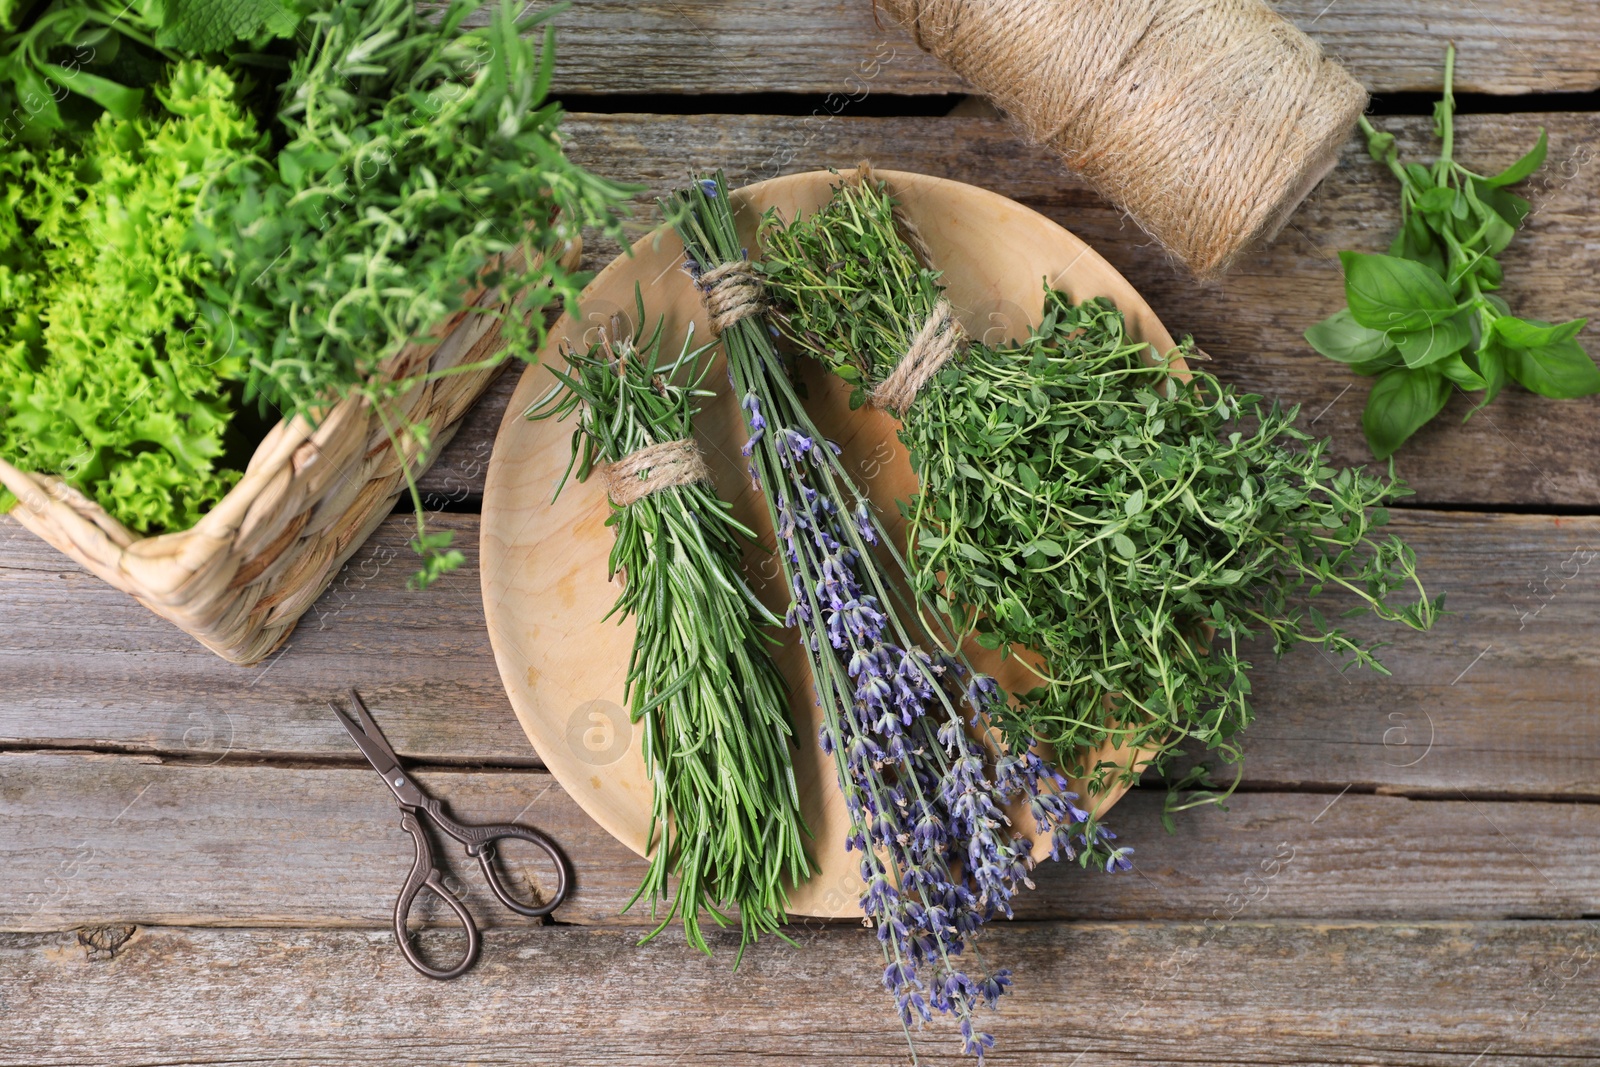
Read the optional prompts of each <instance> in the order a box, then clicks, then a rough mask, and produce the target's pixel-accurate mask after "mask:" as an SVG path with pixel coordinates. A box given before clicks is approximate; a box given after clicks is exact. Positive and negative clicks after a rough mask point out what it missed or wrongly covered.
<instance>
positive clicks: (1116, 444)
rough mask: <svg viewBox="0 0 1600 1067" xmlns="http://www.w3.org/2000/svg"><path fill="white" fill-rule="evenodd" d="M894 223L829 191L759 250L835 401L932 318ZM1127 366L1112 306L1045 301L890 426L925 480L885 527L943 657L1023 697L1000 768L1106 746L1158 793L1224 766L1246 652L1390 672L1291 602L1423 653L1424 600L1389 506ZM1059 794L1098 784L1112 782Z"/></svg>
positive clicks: (1161, 372)
mask: <svg viewBox="0 0 1600 1067" xmlns="http://www.w3.org/2000/svg"><path fill="white" fill-rule="evenodd" d="M891 209H892V201H891V200H890V198H889V197H888V195H887V194H886V193H885V192H884V191H883V190H882V188H880V187H876V186H872V185H870V184H868V185H864V186H862V185H854V184H848V183H847V184H844V185H842V186H840V187H839V188H838V189H837V190H836V193H835V196H834V199H833V201H832V203H830V205H829V206H828V207H827V208H826V209H824V210H823V211H821V212H819V213H817V214H816V215H813V216H811V217H809V218H805V219H800V220H797V221H795V222H793V223H791V224H789V225H787V226H784V225H782V224H781V223H780V222H779V221H778V220H776V219H775V218H769V219H768V220H767V226H766V229H765V231H764V234H763V243H764V247H765V251H766V271H767V280H768V284H769V286H770V287H771V290H772V291H773V292H774V293H775V294H776V295H777V297H778V300H779V303H780V305H781V307H782V308H783V313H782V314H781V315H780V316H779V320H778V321H779V322H780V323H781V325H782V328H783V331H784V333H785V334H786V335H787V336H788V338H789V339H790V340H791V341H792V342H794V343H795V344H796V345H797V346H798V347H799V348H800V349H801V350H803V351H805V352H808V353H810V354H812V355H814V356H816V357H818V358H819V359H821V360H823V361H824V362H825V363H826V364H827V365H828V366H830V367H831V368H833V369H834V370H835V372H840V371H841V370H843V371H844V374H845V376H846V377H847V379H848V380H851V381H855V380H856V379H854V378H849V373H850V372H851V371H855V370H861V369H864V368H878V369H876V370H874V371H873V373H885V372H886V371H887V368H889V367H892V366H893V364H894V362H895V360H896V359H897V358H898V354H899V353H900V352H903V351H904V345H905V340H906V338H908V337H910V336H911V335H913V334H914V333H915V332H916V330H917V329H918V328H919V326H920V324H921V322H922V321H925V318H926V315H927V313H928V309H929V308H930V307H931V303H932V301H931V300H930V292H932V293H933V294H935V295H934V296H933V299H935V300H936V299H937V296H936V293H937V284H936V281H937V275H935V274H934V273H933V272H932V271H930V270H928V269H926V268H925V267H922V266H921V265H919V264H917V263H916V260H915V257H914V256H913V255H912V253H911V250H910V249H909V248H908V247H907V246H906V245H905V243H904V242H903V241H901V240H900V239H899V237H898V236H897V234H896V230H895V221H894V218H893V215H892V210H891ZM880 278H884V279H896V278H898V279H910V281H909V283H905V284H904V287H903V288H901V289H899V290H898V291H896V290H894V289H891V288H889V287H887V286H880V285H879V283H878V282H877V279H880ZM930 286H931V289H930ZM864 294H870V295H864ZM885 346H889V347H887V348H885ZM1148 349H1149V346H1148V345H1145V344H1142V343H1138V342H1135V341H1134V340H1133V339H1132V338H1130V337H1129V335H1128V332H1127V329H1126V324H1125V323H1124V321H1123V318H1122V315H1121V313H1120V312H1118V311H1117V310H1116V309H1115V307H1113V306H1112V305H1111V303H1110V302H1109V301H1106V300H1103V299H1098V300H1091V301H1086V302H1083V303H1081V304H1074V303H1073V302H1072V301H1071V300H1070V299H1069V298H1068V297H1067V295H1066V294H1064V293H1061V292H1056V291H1047V294H1046V300H1045V309H1044V314H1043V317H1042V319H1041V321H1040V323H1039V324H1038V326H1037V327H1035V328H1034V329H1033V330H1032V332H1031V334H1030V336H1029V337H1027V338H1026V339H1024V340H1021V341H1016V342H1011V343H1007V344H1003V345H999V346H987V345H982V344H972V345H970V346H969V347H968V349H967V352H966V353H965V355H964V356H963V357H962V358H961V359H959V360H957V361H952V362H951V363H949V364H947V365H946V366H945V367H944V368H943V369H942V370H941V371H940V373H939V375H938V377H937V378H936V379H935V380H934V381H932V382H930V383H929V384H928V386H927V387H926V388H925V389H924V390H923V391H922V393H921V395H920V396H919V397H918V398H917V400H916V401H915V402H914V403H912V404H911V405H910V406H909V408H908V409H907V410H904V411H901V412H898V413H897V414H898V415H899V417H900V419H901V432H900V438H901V440H902V441H903V442H904V443H905V445H906V447H907V449H908V450H909V452H910V455H911V462H912V465H913V467H914V468H915V470H916V471H917V474H918V476H919V478H920V482H921V491H920V492H919V493H918V494H917V495H916V496H915V497H913V498H912V499H911V500H910V501H907V502H905V503H904V504H903V506H904V508H905V510H906V513H907V516H908V518H909V524H910V531H911V532H910V542H909V545H910V547H909V548H908V553H909V557H910V562H911V567H912V570H913V572H914V575H915V583H916V589H917V592H918V593H919V594H923V595H927V596H931V597H933V598H934V599H935V600H936V602H937V604H938V606H939V607H940V609H941V610H942V612H943V613H944V614H945V615H946V616H947V617H948V618H950V619H951V620H953V622H954V626H955V629H956V630H957V631H958V633H960V634H961V635H962V636H966V635H971V634H975V635H976V638H977V640H978V641H979V642H980V643H981V644H983V645H984V646H986V647H989V648H998V649H1004V650H1007V651H1008V652H1009V653H1012V654H1019V653H1020V654H1021V658H1022V659H1023V662H1025V663H1026V664H1027V665H1028V666H1029V667H1030V668H1031V669H1032V671H1033V672H1034V674H1035V675H1036V676H1037V678H1038V685H1037V686H1035V687H1034V688H1033V689H1032V690H1030V691H1029V692H1027V693H1023V694H1020V695H1019V699H1018V700H1017V702H1016V703H1015V704H1014V705H1013V706H1011V707H1009V708H1005V709H1002V710H1001V711H1000V716H999V718H1000V723H1001V725H1002V728H1003V729H1004V731H1005V734H1006V740H1007V743H1008V744H1009V745H1011V746H1013V747H1017V746H1021V745H1026V744H1028V743H1029V742H1030V741H1031V740H1033V739H1035V738H1039V739H1043V740H1046V741H1049V742H1050V743H1051V744H1053V745H1054V746H1056V748H1057V751H1058V752H1061V753H1063V754H1067V753H1072V752H1082V751H1085V750H1092V749H1094V748H1097V747H1099V746H1101V745H1102V744H1104V743H1106V742H1108V741H1109V742H1115V743H1117V744H1120V745H1123V746H1133V747H1138V748H1141V749H1146V750H1149V751H1152V752H1153V753H1154V760H1153V763H1154V765H1155V766H1156V768H1157V769H1158V770H1161V769H1164V768H1165V767H1166V766H1167V765H1168V763H1169V761H1170V760H1171V758H1172V757H1173V756H1174V754H1175V751H1176V748H1177V746H1178V745H1179V743H1180V742H1182V741H1184V740H1186V739H1193V740H1194V741H1196V742H1198V743H1200V744H1202V745H1204V746H1206V747H1207V748H1208V749H1212V750H1216V751H1218V752H1219V753H1220V754H1221V755H1222V756H1223V758H1224V759H1225V760H1227V761H1229V762H1236V761H1237V760H1238V759H1239V758H1240V755H1241V752H1240V748H1239V745H1238V740H1237V738H1238V734H1239V733H1240V731H1242V730H1243V729H1244V728H1245V727H1246V726H1248V725H1249V723H1250V721H1251V719H1252V717H1253V713H1252V710H1251V707H1250V703H1249V699H1248V698H1249V693H1250V682H1249V674H1248V670H1249V667H1250V664H1249V662H1248V661H1247V660H1246V659H1245V658H1244V653H1243V651H1242V650H1241V648H1240V643H1241V642H1242V641H1244V640H1246V639H1248V638H1251V637H1254V636H1256V635H1258V634H1263V635H1266V636H1268V637H1270V639H1271V641H1272V644H1273V648H1274V651H1275V652H1277V653H1279V654H1282V653H1283V652H1285V651H1287V650H1288V649H1289V648H1290V647H1292V646H1294V645H1297V644H1311V645H1315V646H1318V647H1320V648H1322V649H1324V650H1326V651H1329V652H1331V653H1334V654H1336V655H1339V656H1341V657H1342V658H1344V659H1345V660H1346V665H1347V666H1348V665H1352V664H1356V663H1359V664H1362V665H1364V666H1367V667H1370V668H1373V669H1375V670H1378V671H1380V672H1382V673H1387V672H1386V671H1385V670H1384V668H1383V666H1382V665H1381V663H1380V662H1379V661H1378V660H1377V658H1376V657H1375V655H1374V653H1375V651H1376V650H1377V648H1378V647H1380V646H1378V645H1376V644H1372V645H1363V644H1361V643H1359V642H1358V641H1356V640H1355V639H1354V638H1353V637H1351V636H1350V635H1349V634H1348V633H1347V632H1346V631H1345V630H1344V629H1342V628H1341V627H1339V626H1337V625H1334V624H1333V623H1331V622H1330V621H1329V620H1328V619H1327V618H1326V617H1325V616H1324V615H1323V614H1322V613H1321V612H1320V611H1319V610H1318V609H1317V608H1316V607H1314V606H1310V605H1307V604H1305V603H1304V601H1305V600H1307V599H1308V598H1312V597H1315V596H1316V595H1317V594H1320V593H1322V592H1323V591H1325V590H1329V589H1339V590H1342V591H1343V593H1344V594H1346V595H1347V596H1350V597H1353V598H1354V599H1355V601H1356V605H1355V607H1354V608H1352V609H1351V611H1348V612H1346V613H1345V614H1347V615H1350V614H1360V613H1362V612H1371V613H1373V614H1375V615H1377V616H1378V617H1380V618H1383V619H1385V620H1389V621H1394V622H1399V623H1402V624H1405V625H1408V626H1411V627H1413V628H1416V629H1427V628H1428V627H1429V626H1431V624H1432V622H1433V619H1434V617H1435V614H1436V613H1437V612H1438V611H1439V610H1440V608H1441V607H1442V603H1443V598H1442V597H1440V598H1437V599H1434V600H1430V599H1429V598H1428V597H1427V595H1426V593H1425V591H1424V590H1423V587H1422V585H1421V582H1420V581H1419V580H1418V578H1417V574H1416V559H1415V556H1414V554H1413V553H1412V550H1411V549H1410V548H1409V547H1408V546H1406V545H1405V544H1404V543H1403V542H1402V541H1401V540H1400V539H1399V538H1397V537H1394V536H1392V535H1391V536H1384V535H1383V534H1382V533H1381V528H1382V527H1383V525H1384V524H1385V523H1386V522H1387V519H1388V516H1387V512H1385V511H1384V510H1383V509H1382V508H1381V507H1380V505H1381V504H1383V503H1384V502H1386V501H1388V500H1391V499H1394V498H1396V497H1399V496H1403V495H1407V493H1408V491H1407V490H1406V489H1405V488H1404V486H1403V485H1401V484H1400V483H1398V482H1395V481H1391V480H1388V479H1385V478H1381V477H1378V476H1376V475H1373V474H1370V473H1368V472H1366V471H1363V470H1360V469H1356V470H1335V469H1333V468H1331V467H1329V466H1327V464H1326V463H1325V461H1324V453H1325V449H1326V444H1325V442H1321V441H1313V440H1311V438H1310V437H1309V436H1308V435H1306V434H1304V433H1302V432H1300V431H1298V430H1296V429H1295V428H1294V426H1293V423H1294V420H1295V416H1296V414H1297V409H1292V408H1291V409H1287V410H1285V409H1283V408H1281V407H1279V406H1278V405H1276V404H1270V405H1268V404H1264V403H1263V402H1262V398H1260V397H1257V396H1253V395H1246V394H1239V393H1236V392H1235V391H1234V390H1232V389H1231V388H1229V387H1227V386H1225V385H1223V384H1222V383H1221V382H1219V381H1217V379H1215V378H1214V377H1212V376H1211V375H1209V374H1206V373H1204V372H1195V373H1193V374H1192V375H1191V376H1190V377H1189V378H1188V379H1187V380H1182V379H1177V378H1173V377H1171V376H1170V375H1169V373H1168V364H1167V362H1166V361H1165V360H1162V361H1158V362H1157V364H1156V365H1154V366H1152V365H1150V364H1149V363H1147V362H1146V360H1145V358H1144V357H1145V355H1146V354H1147V352H1148ZM875 384H876V381H873V380H870V379H868V380H863V381H862V382H861V385H862V386H863V387H864V388H867V389H870V388H871V387H872V386H873V385H875ZM1408 592H1409V593H1414V594H1415V595H1414V599H1407V597H1406V594H1407V593H1408ZM1402 601H1405V602H1402ZM1074 773H1087V774H1091V775H1092V776H1093V781H1094V783H1095V786H1096V787H1097V788H1107V787H1109V786H1110V785H1111V784H1112V781H1111V776H1112V774H1113V769H1112V767H1111V766H1110V765H1105V766H1101V767H1095V768H1089V767H1076V768H1074ZM1125 773H1126V774H1128V775H1131V774H1132V772H1131V771H1129V772H1125ZM1190 780H1191V781H1192V780H1193V779H1192V778H1191V779H1190ZM1206 799H1217V798H1216V797H1215V796H1213V795H1206ZM1169 805H1175V797H1174V798H1170V799H1169Z"/></svg>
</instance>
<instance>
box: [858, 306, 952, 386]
mask: <svg viewBox="0 0 1600 1067" xmlns="http://www.w3.org/2000/svg"><path fill="white" fill-rule="evenodd" d="M965 340H966V331H964V330H962V328H961V323H959V322H957V321H956V317H955V309H953V308H952V307H951V306H950V301H948V300H945V299H943V298H941V299H940V300H939V302H938V303H937V304H935V305H934V306H933V312H932V314H930V315H929V316H928V318H927V321H926V322H924V323H923V324H922V328H921V329H920V330H918V331H917V332H916V334H915V335H914V336H913V337H912V338H911V344H910V345H909V346H908V347H907V348H906V352H905V355H903V356H901V357H900V360H899V362H897V363H896V364H895V365H894V369H893V370H891V371H890V372H889V374H888V376H887V377H885V378H884V379H883V381H881V382H879V383H878V385H877V386H876V387H875V388H874V389H873V390H872V397H871V401H872V406H873V407H877V408H887V409H889V410H891V411H904V410H905V409H906V408H908V407H910V406H911V402H912V401H913V400H915V399H916V398H917V394H918V393H920V392H922V387H923V386H924V385H927V384H928V382H930V381H931V380H933V376H934V375H936V374H938V373H939V369H940V368H941V367H943V366H944V365H945V364H946V363H948V362H950V359H951V357H952V356H954V355H955V354H956V353H957V352H958V351H960V350H961V345H962V343H963V342H964V341H965Z"/></svg>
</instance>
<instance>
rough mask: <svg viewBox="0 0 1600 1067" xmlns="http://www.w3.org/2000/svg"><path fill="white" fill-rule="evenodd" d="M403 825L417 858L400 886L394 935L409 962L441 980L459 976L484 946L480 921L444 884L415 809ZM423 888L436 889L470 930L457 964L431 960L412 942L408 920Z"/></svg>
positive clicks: (406, 815)
mask: <svg viewBox="0 0 1600 1067" xmlns="http://www.w3.org/2000/svg"><path fill="white" fill-rule="evenodd" d="M400 825H401V826H403V827H405V829H406V832H407V833H409V834H410V835H411V839H412V841H414V842H415V843H416V846H417V858H416V861H415V862H414V863H413V864H412V865H411V874H410V875H409V876H408V877H407V878H406V884H405V887H404V888H402V889H401V890H400V896H399V898H398V899H397V900H396V901H395V902H394V937H395V941H396V942H398V943H399V945H400V951H401V953H402V954H403V955H404V956H405V958H406V962H407V963H409V964H411V966H413V967H415V968H416V969H417V971H418V972H419V973H421V974H423V975H426V976H427V977H429V978H437V979H440V980H441V981H443V980H445V979H450V978H459V977H460V976H461V975H463V974H465V973H466V972H467V971H468V970H469V969H471V967H472V965H473V964H474V963H476V962H477V961H478V950H479V949H480V948H482V947H483V941H482V938H481V937H480V936H479V934H478V925H477V923H475V922H473V921H472V916H471V914H470V913H468V911H467V909H466V907H465V906H463V905H462V903H461V901H459V900H457V899H456V897H455V894H453V893H451V892H450V890H449V889H448V888H447V887H446V886H445V884H444V880H443V879H442V878H441V877H440V876H439V868H438V866H437V865H436V864H435V863H434V860H433V845H432V843H431V842H430V841H429V840H428V832H427V830H425V829H424V828H423V826H422V820H421V819H419V818H418V817H417V813H416V812H414V811H406V812H403V813H402V815H401V817H400ZM424 889H429V890H432V891H433V894H434V895H435V896H437V897H438V898H439V899H440V900H443V901H444V902H445V903H446V904H448V905H449V906H450V910H451V911H454V912H455V913H456V918H458V919H460V920H461V926H462V928H463V929H464V930H466V932H467V952H466V955H464V956H463V957H462V958H461V961H460V962H459V963H457V964H456V965H455V966H454V967H449V968H439V967H435V966H433V965H432V964H430V963H428V962H427V961H426V960H424V959H423V958H422V956H421V955H420V954H419V953H418V952H417V950H416V947H415V946H414V945H413V944H412V943H411V934H410V932H409V931H408V930H407V929H406V920H407V919H408V918H409V917H410V915H411V908H412V907H413V905H415V904H416V902H417V897H418V896H419V895H420V894H421V893H422V891H423V890H424Z"/></svg>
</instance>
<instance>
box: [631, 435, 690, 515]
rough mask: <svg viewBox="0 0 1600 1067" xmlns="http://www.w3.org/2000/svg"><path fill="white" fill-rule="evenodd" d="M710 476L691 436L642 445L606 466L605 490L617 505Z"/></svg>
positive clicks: (632, 501)
mask: <svg viewBox="0 0 1600 1067" xmlns="http://www.w3.org/2000/svg"><path fill="white" fill-rule="evenodd" d="M641 474H642V475H644V477H642V478H641V477H640V475H641ZM710 480H711V470H710V468H708V467H707V466H706V461H705V459H704V458H703V457H702V456H701V455H700V450H699V449H698V448H696V447H695V443H694V438H692V437H680V438H678V439H677V440H675V441H662V442H661V443H660V444H654V445H645V446H644V447H643V448H639V449H635V450H634V451H632V452H629V453H628V454H627V455H626V456H623V457H622V458H621V459H619V460H617V461H616V462H615V463H612V464H609V465H608V466H607V467H606V493H607V494H609V495H610V497H611V502H612V503H613V504H615V505H616V506H617V507H619V508H625V507H627V506H628V505H630V504H635V503H637V502H639V501H640V500H643V499H644V498H645V497H647V496H649V495H651V494H652V493H659V492H661V490H663V489H670V488H672V487H674V486H679V485H694V484H696V483H698V482H709V481H710Z"/></svg>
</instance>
